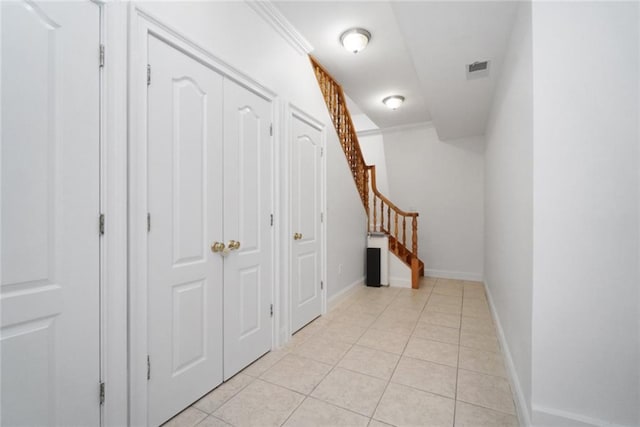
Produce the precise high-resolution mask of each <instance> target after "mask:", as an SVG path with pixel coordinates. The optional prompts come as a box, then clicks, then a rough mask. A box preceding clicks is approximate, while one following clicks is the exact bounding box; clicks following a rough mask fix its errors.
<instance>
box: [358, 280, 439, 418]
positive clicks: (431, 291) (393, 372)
mask: <svg viewBox="0 0 640 427" xmlns="http://www.w3.org/2000/svg"><path fill="white" fill-rule="evenodd" d="M436 283H437V280H436ZM433 287H435V284H434V286H433ZM432 294H433V288H432V289H431V290H430V291H429V295H428V297H427V300H426V301H425V303H424V305H423V306H422V310H420V315H419V316H418V320H417V321H416V324H415V325H413V329H412V330H411V334H410V335H409V339H408V340H407V342H406V343H405V344H404V347H403V348H402V353H400V357H398V361H397V362H396V364H395V366H394V368H393V371H392V372H391V375H390V376H389V379H388V380H387V383H386V384H385V386H384V389H383V390H382V393H381V394H380V398H379V399H378V402H377V403H376V406H375V408H374V409H373V413H372V414H371V419H372V420H373V419H374V418H373V416H374V415H375V414H376V412H377V411H378V407H379V406H380V402H382V398H383V397H384V395H385V393H386V392H387V389H388V388H389V384H391V380H392V379H393V376H394V375H395V373H396V370H397V369H398V365H399V364H400V361H401V360H402V356H403V355H404V352H405V351H406V349H407V346H408V345H409V341H411V338H412V336H413V333H414V332H415V330H416V327H417V326H418V323H419V322H420V320H419V319H420V316H422V313H424V311H425V308H426V307H427V304H428V303H429V300H430V299H431V295H432ZM396 298H397V296H396ZM394 299H395V298H394Z"/></svg>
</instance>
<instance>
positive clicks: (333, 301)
mask: <svg viewBox="0 0 640 427" xmlns="http://www.w3.org/2000/svg"><path fill="white" fill-rule="evenodd" d="M358 285H364V276H362V277H360V278H359V279H358V280H356V281H355V282H353V283H351V284H350V285H347V286H346V287H345V288H344V289H341V290H340V291H338V293H337V294H335V295H332V296H331V297H330V298H329V299H328V300H327V312H329V311H331V310H333V309H334V308H335V307H337V306H338V305H340V303H341V302H342V301H344V300H345V299H346V298H347V297H349V295H351V293H352V292H354V291H355V290H356V289H357V288H358Z"/></svg>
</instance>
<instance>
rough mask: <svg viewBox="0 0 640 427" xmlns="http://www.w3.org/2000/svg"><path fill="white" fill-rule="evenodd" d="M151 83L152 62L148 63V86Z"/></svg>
mask: <svg viewBox="0 0 640 427" xmlns="http://www.w3.org/2000/svg"><path fill="white" fill-rule="evenodd" d="M150 85H151V64H147V86H150Z"/></svg>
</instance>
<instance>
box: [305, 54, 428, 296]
mask: <svg viewBox="0 0 640 427" xmlns="http://www.w3.org/2000/svg"><path fill="white" fill-rule="evenodd" d="M309 58H310V59H311V64H312V66H313V70H314V72H315V75H316V79H317V80H318V84H319V85H320V90H321V91H322V95H323V96H324V100H325V103H326V104H327V109H328V110H329V115H330V116H331V120H332V122H333V126H334V127H335V129H336V132H337V133H338V138H339V140H340V145H341V146H342V150H343V151H344V154H345V156H346V157H347V162H348V164H349V168H350V169H351V173H352V175H353V179H354V181H355V184H356V188H357V189H358V193H359V194H360V198H361V199H362V204H363V206H364V209H365V211H366V213H367V230H368V231H369V232H382V233H384V234H386V235H387V236H389V250H390V251H391V252H393V253H394V254H395V255H396V256H397V257H398V258H400V260H402V261H403V262H404V263H405V264H407V265H408V266H409V267H410V268H411V286H412V287H413V288H415V289H417V288H418V286H419V281H420V276H423V275H424V263H423V262H422V261H421V260H420V258H419V257H418V213H417V212H405V211H403V210H402V209H400V208H398V207H397V206H396V205H395V204H393V203H392V202H391V201H390V200H389V199H388V198H387V197H385V196H384V195H383V194H382V193H380V191H379V190H378V188H377V186H376V167H375V166H369V165H367V164H366V163H365V161H364V156H363V155H362V150H361V149H360V143H359V142H358V136H357V134H356V129H355V127H354V126H353V122H352V121H351V115H350V114H349V110H348V109H347V102H346V98H345V95H344V92H343V90H342V86H340V85H339V84H338V83H337V82H336V81H335V79H334V78H333V77H332V76H331V74H329V73H328V72H327V70H325V69H324V68H323V67H322V65H320V64H319V63H318V62H317V61H316V60H315V59H314V58H313V57H312V56H309ZM392 221H393V224H392ZM407 222H409V223H410V227H411V229H410V230H409V233H407ZM407 234H409V235H410V241H411V246H410V247H409V245H408V244H407Z"/></svg>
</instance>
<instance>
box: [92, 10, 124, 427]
mask: <svg viewBox="0 0 640 427" xmlns="http://www.w3.org/2000/svg"><path fill="white" fill-rule="evenodd" d="M91 1H93V2H94V3H98V4H99V5H100V6H101V23H100V24H101V44H102V45H103V46H104V47H105V61H104V66H103V67H101V80H100V81H101V87H100V102H101V105H100V124H101V129H100V211H101V212H102V213H103V214H104V215H105V233H104V235H103V236H102V238H101V246H100V266H101V271H100V323H101V330H100V377H101V381H103V382H104V383H105V385H106V390H105V391H106V393H105V400H104V404H103V405H102V407H101V424H102V425H103V426H117V425H126V424H127V423H128V373H127V364H128V353H127V251H126V250H123V249H124V248H126V247H127V142H128V141H127V108H126V106H127V71H126V70H127V31H128V24H127V17H128V11H129V9H128V6H127V5H126V4H124V3H121V2H108V1H105V0H91Z"/></svg>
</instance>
